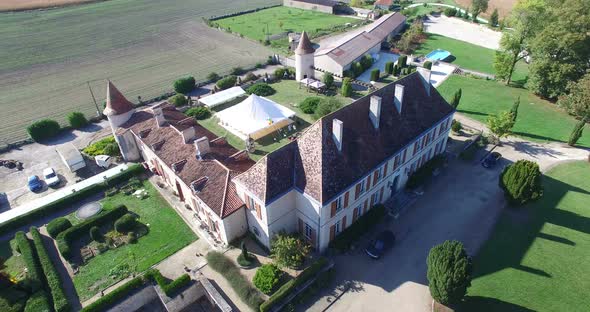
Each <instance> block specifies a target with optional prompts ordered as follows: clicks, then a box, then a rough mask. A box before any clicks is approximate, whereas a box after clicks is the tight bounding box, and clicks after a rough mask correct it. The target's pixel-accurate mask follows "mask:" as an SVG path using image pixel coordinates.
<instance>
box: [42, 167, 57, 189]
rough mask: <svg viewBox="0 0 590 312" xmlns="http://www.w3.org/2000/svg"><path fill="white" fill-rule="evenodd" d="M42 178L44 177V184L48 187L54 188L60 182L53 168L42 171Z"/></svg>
mask: <svg viewBox="0 0 590 312" xmlns="http://www.w3.org/2000/svg"><path fill="white" fill-rule="evenodd" d="M43 176H44V177H45V183H47V185H48V186H56V185H58V184H59V183H60V182H61V181H60V180H59V177H58V176H57V174H56V173H55V170H53V168H47V169H45V170H43Z"/></svg>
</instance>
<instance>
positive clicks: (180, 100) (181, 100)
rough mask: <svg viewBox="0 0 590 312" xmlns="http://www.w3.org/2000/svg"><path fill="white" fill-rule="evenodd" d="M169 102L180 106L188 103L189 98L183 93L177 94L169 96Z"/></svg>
mask: <svg viewBox="0 0 590 312" xmlns="http://www.w3.org/2000/svg"><path fill="white" fill-rule="evenodd" d="M168 103H170V104H172V105H174V106H176V107H180V106H185V105H186V104H188V99H187V98H186V97H185V96H184V95H183V94H176V95H175V96H172V97H170V98H168Z"/></svg>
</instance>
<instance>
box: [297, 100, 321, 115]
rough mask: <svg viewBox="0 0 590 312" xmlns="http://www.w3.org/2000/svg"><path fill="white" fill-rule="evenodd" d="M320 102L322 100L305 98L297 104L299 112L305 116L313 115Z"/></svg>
mask: <svg viewBox="0 0 590 312" xmlns="http://www.w3.org/2000/svg"><path fill="white" fill-rule="evenodd" d="M321 100H322V98H320V97H317V96H311V97H308V98H305V100H303V102H301V104H299V108H301V110H302V111H303V112H304V113H306V114H313V113H315V110H316V109H317V108H318V105H319V104H320V101H321Z"/></svg>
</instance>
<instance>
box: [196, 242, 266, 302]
mask: <svg viewBox="0 0 590 312" xmlns="http://www.w3.org/2000/svg"><path fill="white" fill-rule="evenodd" d="M206 258H207V263H208V264H209V266H211V268H212V269H213V270H215V271H217V272H218V273H219V274H221V275H223V277H225V279H226V280H227V281H228V282H229V284H230V285H231V287H232V288H233V290H234V291H235V292H236V293H237V294H238V296H239V297H240V299H242V301H244V302H245V303H246V304H247V305H248V306H249V307H250V308H252V309H253V310H258V309H259V308H260V305H261V304H262V303H263V302H264V300H263V299H262V297H261V296H260V293H259V292H258V290H257V289H256V288H254V287H252V285H251V284H250V282H249V281H248V280H247V279H246V277H245V276H244V275H242V274H241V273H240V269H238V267H237V266H236V265H235V264H234V263H233V261H232V260H230V259H229V258H228V257H226V256H225V255H224V254H222V253H220V252H217V251H211V252H209V253H208V254H207V256H206Z"/></svg>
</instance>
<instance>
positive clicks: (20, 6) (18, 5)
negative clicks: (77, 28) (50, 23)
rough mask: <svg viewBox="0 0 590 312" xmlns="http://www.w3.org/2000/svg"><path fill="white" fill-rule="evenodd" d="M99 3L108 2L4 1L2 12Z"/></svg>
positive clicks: (86, 0)
mask: <svg viewBox="0 0 590 312" xmlns="http://www.w3.org/2000/svg"><path fill="white" fill-rule="evenodd" d="M99 1H107V0H2V1H0V12H2V11H21V10H33V9H42V8H53V7H59V6H65V5H73V4H81V3H86V2H99Z"/></svg>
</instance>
